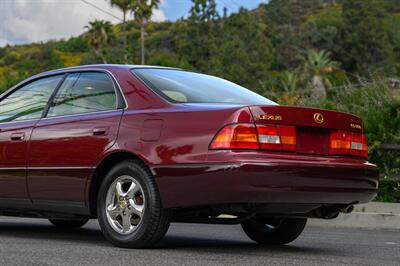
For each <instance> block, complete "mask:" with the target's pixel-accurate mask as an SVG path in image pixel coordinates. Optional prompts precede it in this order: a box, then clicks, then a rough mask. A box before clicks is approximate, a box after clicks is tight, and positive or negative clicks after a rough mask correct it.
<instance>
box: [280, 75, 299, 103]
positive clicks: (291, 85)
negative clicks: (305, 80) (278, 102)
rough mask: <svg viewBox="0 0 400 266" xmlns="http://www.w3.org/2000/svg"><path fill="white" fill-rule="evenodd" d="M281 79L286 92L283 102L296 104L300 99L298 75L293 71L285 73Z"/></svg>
mask: <svg viewBox="0 0 400 266" xmlns="http://www.w3.org/2000/svg"><path fill="white" fill-rule="evenodd" d="M279 79H280V82H281V85H282V88H283V90H284V93H283V95H282V100H283V101H284V102H285V104H290V105H294V104H296V103H297V102H298V101H299V99H300V93H299V87H300V79H299V77H298V75H297V74H296V73H294V72H291V71H284V72H283V73H282V74H281V75H280V78H279Z"/></svg>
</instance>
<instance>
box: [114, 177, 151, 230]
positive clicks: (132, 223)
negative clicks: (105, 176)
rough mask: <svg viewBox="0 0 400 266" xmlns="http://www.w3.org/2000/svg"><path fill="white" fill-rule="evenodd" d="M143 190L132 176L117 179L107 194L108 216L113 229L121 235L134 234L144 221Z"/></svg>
mask: <svg viewBox="0 0 400 266" xmlns="http://www.w3.org/2000/svg"><path fill="white" fill-rule="evenodd" d="M144 200H145V199H144V194H143V189H142V187H141V186H140V184H139V183H138V182H137V180H136V179H134V178H133V177H131V176H126V175H125V176H121V177H119V178H117V179H116V180H115V181H114V182H113V184H112V185H111V187H110V188H109V190H108V192H107V199H106V214H107V218H108V221H109V224H110V225H111V227H112V228H113V229H114V230H115V231H117V232H118V233H120V234H129V233H131V232H133V231H134V230H135V229H136V228H137V226H138V225H139V224H140V222H141V221H142V218H143V215H144V211H145V204H144Z"/></svg>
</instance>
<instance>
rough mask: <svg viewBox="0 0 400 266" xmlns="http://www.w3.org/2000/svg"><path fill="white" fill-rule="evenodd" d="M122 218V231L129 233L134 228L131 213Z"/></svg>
mask: <svg viewBox="0 0 400 266" xmlns="http://www.w3.org/2000/svg"><path fill="white" fill-rule="evenodd" d="M121 217H122V230H123V231H124V232H129V231H130V230H131V228H132V223H131V215H130V214H129V213H125V214H123V215H122V216H121Z"/></svg>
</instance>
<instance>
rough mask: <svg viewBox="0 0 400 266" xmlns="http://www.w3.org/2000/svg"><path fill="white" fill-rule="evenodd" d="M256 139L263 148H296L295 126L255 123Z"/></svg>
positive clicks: (288, 149)
mask: <svg viewBox="0 0 400 266" xmlns="http://www.w3.org/2000/svg"><path fill="white" fill-rule="evenodd" d="M257 131H258V141H259V142H260V147H261V149H265V150H287V151H294V150H296V128H295V127H294V126H272V125H268V126H264V125H257Z"/></svg>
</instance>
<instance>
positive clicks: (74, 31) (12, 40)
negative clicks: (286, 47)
mask: <svg viewBox="0 0 400 266" xmlns="http://www.w3.org/2000/svg"><path fill="white" fill-rule="evenodd" d="M216 1H217V7H218V10H219V12H220V13H221V14H222V10H223V8H224V7H226V8H227V9H228V12H230V13H231V12H236V11H238V9H239V7H240V6H244V7H245V8H248V9H252V8H255V7H257V6H258V5H259V4H260V3H263V2H265V1H266V0H216ZM90 4H91V5H90ZM93 5H94V6H97V7H98V8H100V9H102V10H104V11H106V12H103V11H100V10H98V9H96V8H95V7H93ZM191 6H192V1H191V0H161V5H160V8H159V9H158V10H155V12H154V14H153V18H152V20H153V21H165V20H170V21H175V20H176V19H179V18H181V17H185V16H187V14H188V13H189V10H190V7H191ZM107 13H109V14H107ZM110 14H111V15H110ZM118 18H122V14H121V12H120V11H119V10H118V9H116V8H111V7H110V6H109V4H108V1H107V0H0V47H2V46H5V45H7V44H10V45H13V44H26V43H32V42H40V41H47V40H53V39H61V38H68V37H71V36H76V35H79V34H81V33H82V32H84V30H85V29H84V27H85V26H86V25H87V24H88V22H89V21H92V20H94V19H105V20H109V21H111V22H112V23H118V22H119V19H118Z"/></svg>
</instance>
